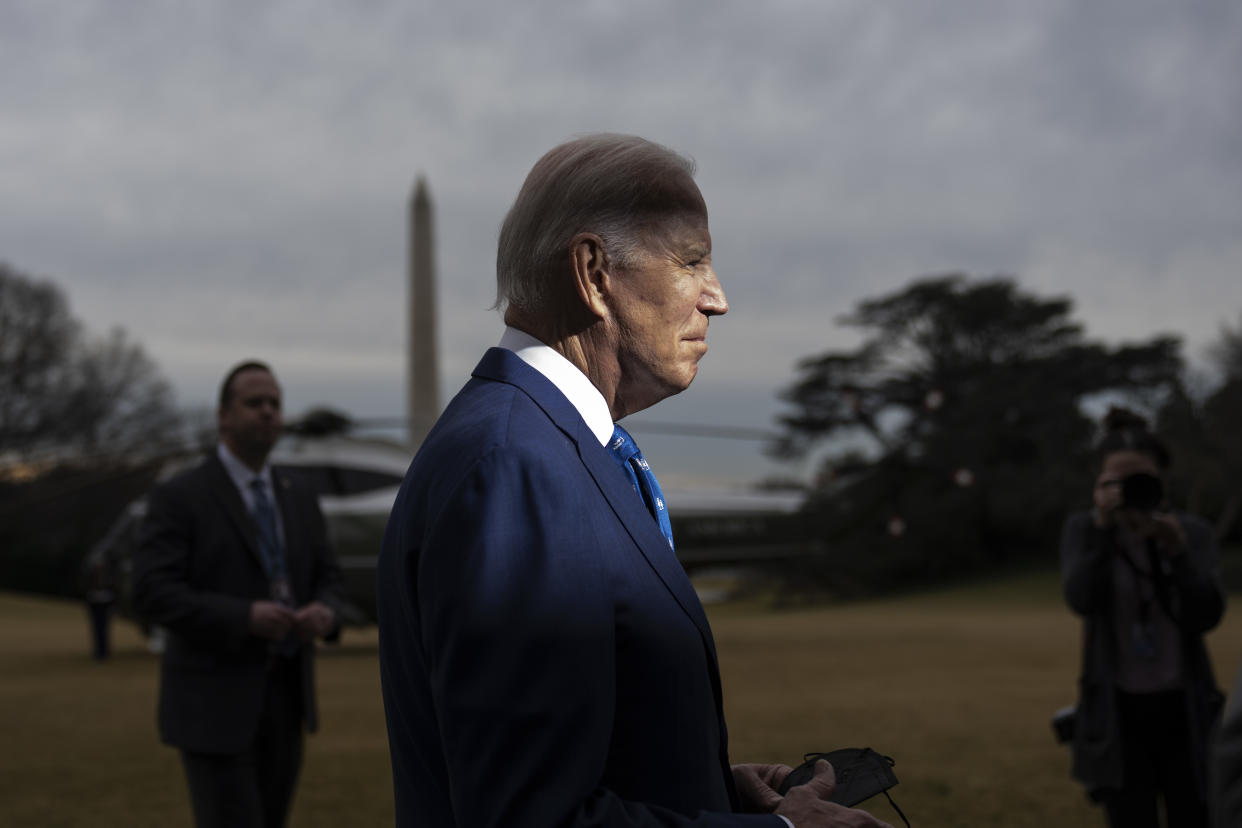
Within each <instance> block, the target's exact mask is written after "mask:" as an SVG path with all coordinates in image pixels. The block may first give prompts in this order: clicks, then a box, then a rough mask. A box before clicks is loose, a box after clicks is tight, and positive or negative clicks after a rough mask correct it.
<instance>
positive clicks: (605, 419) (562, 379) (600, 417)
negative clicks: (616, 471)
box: [500, 328, 613, 446]
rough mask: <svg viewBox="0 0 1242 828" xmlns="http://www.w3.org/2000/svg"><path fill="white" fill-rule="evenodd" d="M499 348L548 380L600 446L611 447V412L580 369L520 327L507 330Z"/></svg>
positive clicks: (501, 338) (596, 389)
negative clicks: (504, 349) (579, 416)
mask: <svg viewBox="0 0 1242 828" xmlns="http://www.w3.org/2000/svg"><path fill="white" fill-rule="evenodd" d="M500 347H501V348H506V349H508V350H510V351H513V353H515V354H517V356H518V359H520V360H522V362H525V363H526V364H527V365H529V366H530V367H531V368H534V369H535V370H536V371H538V372H539V373H541V374H543V375H544V376H545V377H547V378H548V381H549V382H551V383H552V384H553V385H555V386H556V388H557V390H558V391H560V392H561V393H562V394H564V395H565V398H566V399H567V400H569V402H570V403H571V404H572V405H573V407H574V408H576V409H578V413H579V414H581V415H582V419H583V420H585V421H586V424H587V428H589V429H591V433H592V434H594V435H595V439H596V440H599V444H600V445H601V446H606V445H608V441H609V440H611V439H612V425H613V424H612V412H611V411H609V410H608V403H607V402H605V401H604V395H603V394H601V393H599V389H598V388H596V387H595V386H594V385H593V384H592V383H591V381H590V380H589V379H587V375H586V374H584V373H582V372H581V371H579V370H578V366H576V365H574V364H573V363H572V362H570V361H569V360H567V359H565V357H563V356H561V355H560V354H558V353H557V352H556V351H555V350H554V349H552V348H551V347H549V346H547V345H545V344H543V343H542V342H540V341H539V340H538V339H535V338H534V337H533V336H531V335H530V334H528V333H526V332H525V331H519V330H518V329H517V328H505V332H504V335H503V336H501V337H500Z"/></svg>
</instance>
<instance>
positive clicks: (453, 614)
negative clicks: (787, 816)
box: [377, 348, 784, 828]
mask: <svg viewBox="0 0 1242 828" xmlns="http://www.w3.org/2000/svg"><path fill="white" fill-rule="evenodd" d="M377 599H378V611H379V625H380V661H381V670H382V676H383V692H384V705H385V709H386V713H387V717H388V737H389V746H390V749H391V754H392V766H393V778H394V788H395V796H396V815H397V824H398V825H399V826H415V825H417V826H460V827H461V828H465V826H469V828H485V826H505V828H527V827H529V828H550V826H570V825H572V826H657V825H658V826H690V825H694V826H703V827H704V828H706V826H719V828H724V827H725V826H728V827H729V828H741V826H768V828H783V826H784V823H783V822H782V821H781V820H780V819H778V818H776V817H773V816H771V815H740V814H735V813H732V810H733V808H734V807H735V804H736V794H735V793H734V791H733V783H732V778H731V775H730V772H729V761H728V756H727V751H726V736H725V724H724V717H723V715H722V711H721V698H720V678H719V673H718V670H717V666H716V654H715V648H714V645H713V642H712V635H711V630H710V629H709V627H708V623H707V619H706V617H705V616H704V614H703V609H702V606H701V605H700V603H699V601H698V598H697V596H696V595H695V593H694V590H693V589H692V587H691V585H690V582H689V580H688V579H687V578H686V575H685V573H684V571H683V570H682V568H681V565H680V564H679V563H678V561H677V558H676V556H675V555H674V554H673V552H672V550H671V549H669V546H668V543H667V541H665V539H664V537H663V536H662V535H661V534H660V530H659V527H658V526H657V525H656V522H655V521H654V520H653V519H652V517H651V515H650V513H648V512H647V510H646V508H645V506H644V505H643V502H642V500H641V498H640V497H639V496H638V494H637V493H635V491H634V489H633V487H632V485H631V484H630V483H629V481H628V479H627V477H626V475H625V473H624V471H622V469H621V468H620V467H619V466H618V465H617V463H616V462H615V461H614V460H613V458H612V457H611V456H610V455H609V454H608V452H607V451H606V450H605V449H604V448H603V447H602V446H600V444H599V442H598V441H597V440H596V439H595V437H594V435H593V434H592V433H591V432H590V430H589V429H588V428H587V425H586V423H585V422H584V421H583V420H582V417H581V416H580V415H579V414H578V412H577V410H576V409H575V408H574V407H573V405H572V404H571V403H570V402H569V401H568V400H567V399H566V398H565V397H564V395H563V394H561V392H560V391H559V390H557V389H556V387H555V386H554V385H553V384H552V383H551V382H550V381H549V380H548V379H547V378H545V377H544V376H543V375H542V374H540V373H539V372H537V371H535V370H534V369H532V368H531V367H529V366H528V365H526V364H525V363H524V362H522V361H521V360H520V359H519V358H518V357H517V356H516V355H514V354H513V353H512V352H510V351H507V350H504V349H500V348H493V349H491V350H489V351H488V352H487V354H486V355H485V356H484V357H483V359H482V361H481V362H480V363H479V365H478V367H476V368H475V371H474V376H473V378H472V379H471V380H470V382H469V383H467V385H466V386H465V387H464V388H463V389H462V391H461V392H460V393H459V394H458V395H457V396H456V397H455V398H454V399H453V401H452V402H451V403H450V404H449V406H448V408H447V409H446V411H445V412H444V414H443V415H442V416H441V418H440V420H439V422H438V423H437V424H436V426H435V428H434V429H433V430H432V431H431V433H430V434H429V435H428V437H427V439H426V441H425V442H424V443H423V445H422V447H421V448H420V450H419V452H418V454H417V456H416V457H415V458H414V462H413V464H412V465H411V466H410V470H409V472H408V473H407V475H406V478H405V482H404V484H403V485H402V487H401V492H400V494H398V496H397V500H396V503H395V505H394V507H393V512H392V516H391V517H390V519H389V523H388V528H387V531H386V533H385V537H384V544H383V550H382V552H381V555H380V562H379V573H378V592H377Z"/></svg>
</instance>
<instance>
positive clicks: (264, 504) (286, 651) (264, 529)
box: [250, 477, 298, 658]
mask: <svg viewBox="0 0 1242 828" xmlns="http://www.w3.org/2000/svg"><path fill="white" fill-rule="evenodd" d="M250 491H251V492H252V493H253V494H254V519H255V522H256V523H258V524H259V551H260V552H261V553H262V554H263V567H264V568H265V569H266V570H267V582H268V584H269V586H270V588H271V594H272V600H273V601H275V602H276V603H278V604H284V605H285V606H286V607H290V608H292V607H293V589H292V588H291V587H290V586H289V572H288V570H287V569H286V568H285V553H284V550H283V549H281V548H280V536H279V535H277V534H276V510H275V509H273V508H272V501H271V500H270V499H269V498H268V496H267V487H266V486H264V485H263V479H262V478H259V477H256V478H255V479H254V480H251V481H250ZM272 650H273V651H274V652H277V653H280V654H281V655H282V656H284V657H285V658H291V657H292V656H294V655H296V654H297V652H298V638H297V636H296V635H294V634H293V633H292V632H290V633H289V634H288V635H287V636H285V637H284V639H283V640H281V641H279V642H273V644H272Z"/></svg>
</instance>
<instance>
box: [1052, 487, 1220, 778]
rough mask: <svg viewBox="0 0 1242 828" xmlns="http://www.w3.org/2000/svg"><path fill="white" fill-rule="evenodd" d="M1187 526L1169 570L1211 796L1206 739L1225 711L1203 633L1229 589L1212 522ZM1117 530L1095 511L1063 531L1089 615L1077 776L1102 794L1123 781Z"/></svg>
mask: <svg viewBox="0 0 1242 828" xmlns="http://www.w3.org/2000/svg"><path fill="white" fill-rule="evenodd" d="M1177 519H1178V521H1179V522H1180V523H1181V525H1182V528H1183V529H1184V530H1185V532H1186V541H1187V550H1186V554H1185V555H1183V556H1180V557H1179V558H1177V559H1175V561H1174V563H1173V566H1172V568H1171V571H1170V585H1171V588H1172V589H1171V595H1170V598H1171V604H1172V610H1173V615H1174V619H1175V621H1176V622H1177V625H1178V627H1179V628H1180V631H1181V644H1182V658H1183V665H1182V674H1183V676H1184V678H1185V684H1186V727H1187V731H1188V733H1189V734H1190V740H1191V752H1192V754H1193V756H1194V757H1195V775H1196V778H1197V779H1198V780H1199V783H1200V788H1201V790H1202V791H1203V792H1204V797H1205V798H1206V790H1207V781H1206V780H1207V768H1206V764H1205V761H1206V760H1205V755H1206V741H1207V737H1208V733H1209V731H1210V729H1211V727H1212V724H1213V722H1214V721H1215V719H1216V717H1217V716H1218V714H1219V712H1220V706H1221V699H1222V696H1221V693H1220V690H1219V689H1218V688H1217V686H1216V678H1215V676H1214V675H1213V672H1212V663H1211V661H1210V659H1209V658H1208V653H1207V648H1206V647H1205V646H1204V643H1203V634H1204V633H1206V632H1207V631H1208V630H1210V629H1212V628H1213V627H1215V626H1216V625H1217V624H1218V623H1219V622H1220V619H1221V615H1222V614H1223V613H1224V610H1225V592H1224V588H1223V586H1222V585H1221V580H1220V573H1219V570H1218V563H1217V552H1216V541H1215V538H1214V536H1213V533H1212V527H1211V526H1210V525H1209V524H1208V523H1206V522H1205V521H1203V520H1201V519H1199V518H1196V517H1194V516H1193V515H1186V514H1178V515H1177ZM1116 549H1117V546H1116V539H1115V537H1114V533H1113V531H1112V530H1101V529H1098V528H1096V526H1095V522H1094V520H1093V519H1092V515H1091V513H1090V512H1079V513H1077V514H1073V515H1070V516H1069V518H1067V519H1066V521H1065V525H1064V528H1063V529H1062V533H1061V575H1062V578H1063V581H1064V586H1065V599H1066V601H1067V602H1068V603H1069V605H1070V608H1071V609H1073V610H1074V612H1076V613H1077V614H1078V615H1080V616H1082V619H1083V650H1082V672H1081V675H1080V677H1079V689H1078V692H1079V695H1078V712H1077V718H1076V722H1075V728H1074V743H1073V755H1074V766H1073V773H1074V777H1075V778H1076V779H1078V780H1079V781H1080V782H1082V783H1083V784H1084V785H1085V786H1086V787H1087V791H1088V793H1090V794H1091V795H1092V796H1093V797H1098V796H1099V795H1100V794H1101V793H1102V792H1103V791H1105V790H1108V789H1117V788H1119V787H1120V786H1121V783H1122V779H1121V776H1122V758H1121V732H1120V726H1119V724H1118V717H1117V707H1116V698H1117V688H1116V664H1117V652H1118V647H1119V643H1118V642H1117V640H1116V634H1115V631H1114V624H1113V561H1114V559H1115V554H1116Z"/></svg>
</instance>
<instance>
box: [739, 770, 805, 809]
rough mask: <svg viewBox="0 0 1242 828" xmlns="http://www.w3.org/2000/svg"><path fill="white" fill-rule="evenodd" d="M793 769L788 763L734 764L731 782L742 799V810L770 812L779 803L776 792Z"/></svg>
mask: <svg viewBox="0 0 1242 828" xmlns="http://www.w3.org/2000/svg"><path fill="white" fill-rule="evenodd" d="M792 771H793V768H791V767H789V765H734V766H733V784H734V786H735V787H736V788H737V794H738V796H739V797H741V799H742V810H744V811H746V812H748V813H756V814H770V813H772V812H773V811H774V810H776V806H777V805H780V804H781V795H780V794H778V793H777V792H776V789H777V788H779V787H780V785H781V783H782V782H784V781H785V777H786V776H789V774H790V773H791V772H792Z"/></svg>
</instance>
